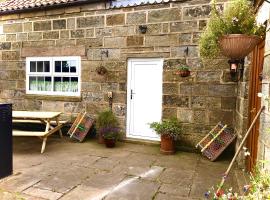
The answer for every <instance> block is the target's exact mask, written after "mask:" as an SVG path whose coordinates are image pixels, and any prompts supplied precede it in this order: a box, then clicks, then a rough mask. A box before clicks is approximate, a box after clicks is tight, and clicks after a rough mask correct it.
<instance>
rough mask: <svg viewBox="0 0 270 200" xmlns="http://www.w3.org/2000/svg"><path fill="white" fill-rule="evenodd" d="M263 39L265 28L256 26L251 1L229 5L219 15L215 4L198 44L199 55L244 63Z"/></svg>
mask: <svg viewBox="0 0 270 200" xmlns="http://www.w3.org/2000/svg"><path fill="white" fill-rule="evenodd" d="M264 35H265V26H264V25H257V24H256V17H255V11H254V9H253V7H252V5H251V1H248V0H233V1H230V4H229V5H228V7H227V8H226V9H225V10H224V11H223V12H222V11H221V9H218V8H217V4H216V0H214V1H213V4H212V10H211V16H210V20H209V22H208V24H207V27H206V29H205V31H204V32H203V34H202V35H201V37H200V40H199V49H200V55H201V56H202V57H205V58H214V57H217V56H219V55H220V53H222V54H223V55H225V56H227V57H229V58H230V59H243V58H244V57H245V56H247V55H248V54H249V53H250V52H251V51H252V50H253V49H254V47H255V46H256V45H257V44H258V42H259V41H260V39H261V38H263V37H264Z"/></svg>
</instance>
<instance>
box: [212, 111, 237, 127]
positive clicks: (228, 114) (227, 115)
mask: <svg viewBox="0 0 270 200" xmlns="http://www.w3.org/2000/svg"><path fill="white" fill-rule="evenodd" d="M220 121H221V122H222V123H225V124H228V125H232V124H233V111H224V110H210V111H209V122H210V123H211V124H217V123H218V122H220Z"/></svg>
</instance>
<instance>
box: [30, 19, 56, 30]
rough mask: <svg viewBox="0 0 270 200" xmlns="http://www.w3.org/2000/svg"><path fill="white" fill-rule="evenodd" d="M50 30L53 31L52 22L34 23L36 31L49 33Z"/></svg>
mask: <svg viewBox="0 0 270 200" xmlns="http://www.w3.org/2000/svg"><path fill="white" fill-rule="evenodd" d="M49 30H52V22H51V21H38V22H34V31H49Z"/></svg>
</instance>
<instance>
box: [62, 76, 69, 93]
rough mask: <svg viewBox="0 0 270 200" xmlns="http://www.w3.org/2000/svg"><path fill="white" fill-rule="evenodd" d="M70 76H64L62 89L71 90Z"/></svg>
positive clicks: (64, 90)
mask: <svg viewBox="0 0 270 200" xmlns="http://www.w3.org/2000/svg"><path fill="white" fill-rule="evenodd" d="M69 83H70V78H69V77H63V83H62V91H63V92H69V88H70V84H69Z"/></svg>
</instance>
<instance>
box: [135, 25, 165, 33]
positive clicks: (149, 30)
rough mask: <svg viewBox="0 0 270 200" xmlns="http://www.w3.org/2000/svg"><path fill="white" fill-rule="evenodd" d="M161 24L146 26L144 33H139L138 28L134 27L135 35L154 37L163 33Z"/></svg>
mask: <svg viewBox="0 0 270 200" xmlns="http://www.w3.org/2000/svg"><path fill="white" fill-rule="evenodd" d="M162 27H163V26H162V24H147V30H146V33H141V32H140V29H139V26H136V27H135V30H136V33H137V34H146V35H156V34H161V33H164V32H163V31H162V30H163V29H162Z"/></svg>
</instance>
